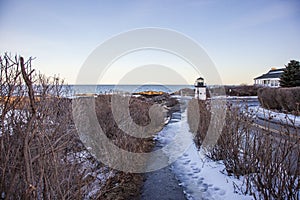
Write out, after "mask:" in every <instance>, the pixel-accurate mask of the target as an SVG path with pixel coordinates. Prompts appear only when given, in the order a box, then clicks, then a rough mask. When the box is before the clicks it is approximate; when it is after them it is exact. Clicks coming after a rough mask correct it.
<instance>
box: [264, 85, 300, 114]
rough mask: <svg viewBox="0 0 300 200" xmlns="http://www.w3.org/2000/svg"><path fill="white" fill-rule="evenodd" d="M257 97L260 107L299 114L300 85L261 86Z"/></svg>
mask: <svg viewBox="0 0 300 200" xmlns="http://www.w3.org/2000/svg"><path fill="white" fill-rule="evenodd" d="M258 99H259V101H260V103H261V105H262V107H264V108H267V109H275V110H280V111H283V112H291V113H293V114H297V115H299V104H300V87H294V88H261V89H259V90H258Z"/></svg>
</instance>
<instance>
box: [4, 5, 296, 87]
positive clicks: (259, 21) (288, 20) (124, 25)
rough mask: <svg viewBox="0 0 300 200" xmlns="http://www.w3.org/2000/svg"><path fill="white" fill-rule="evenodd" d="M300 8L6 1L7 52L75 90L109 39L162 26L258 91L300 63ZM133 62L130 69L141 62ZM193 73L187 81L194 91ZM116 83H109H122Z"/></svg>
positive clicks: (228, 76) (225, 75)
mask: <svg viewBox="0 0 300 200" xmlns="http://www.w3.org/2000/svg"><path fill="white" fill-rule="evenodd" d="M298 2H299V1H296V0H295V1H288V0H287V1H283V0H282V1H279V0H273V1H255V0H254V1H240V0H235V1H234V0H232V1H223V0H190V1H189V0H165V1H164V0H161V1H159V0H157V1H156V0H153V1H143V0H136V1H125V0H124V1H108V0H107V1H101V0H99V1H92V0H90V1H73V0H72V1H33V0H32V1H30V0H29V1H16V0H7V1H5V0H0V53H1V54H2V53H3V52H11V53H13V54H15V53H18V54H21V55H24V56H25V57H28V56H33V57H37V59H36V60H35V62H34V63H35V68H37V69H38V70H40V71H41V72H42V73H45V74H47V75H53V74H59V75H60V76H61V77H63V78H65V79H66V81H67V82H68V83H74V82H75V80H76V77H77V74H78V71H79V69H80V67H81V66H82V64H83V63H84V61H85V59H86V58H87V57H88V55H89V54H90V53H91V52H92V51H93V50H94V49H95V48H96V47H97V46H98V45H99V44H101V43H102V42H104V41H105V40H107V39H109V38H111V37H112V36H114V35H116V34H119V33H120V32H124V31H128V30H130V29H135V28H143V27H161V28H168V29H173V30H175V31H179V32H180V33H183V34H185V35H187V36H189V37H191V38H193V39H194V40H195V41H196V42H198V43H199V44H200V45H201V46H202V47H203V48H204V49H205V50H206V52H207V54H208V55H209V56H210V57H211V59H212V60H213V62H214V63H215V64H216V67H217V70H218V71H219V74H220V76H221V78H222V80H223V83H224V84H241V83H248V84H252V83H253V78H254V77H256V76H258V75H260V74H262V73H265V72H266V71H268V70H269V69H270V68H271V67H273V66H276V67H283V66H284V65H285V64H287V63H288V62H289V60H291V59H296V60H300V37H299V35H300V3H298ZM164 56H165V55H164V54H161V55H160V57H161V59H162V60H164V59H166V58H167V57H168V56H166V58H163V57H164ZM129 58H131V60H129V61H128V58H127V60H126V62H124V63H121V65H124V68H126V67H127V66H126V64H128V67H129V65H130V62H133V63H134V62H135V59H137V57H134V56H132V57H129ZM174 61H176V59H174ZM128 62H129V63H128ZM138 62H140V60H139V61H138ZM155 62H160V60H159V59H158V60H155ZM171 63H172V62H171ZM141 64H142V63H141ZM146 64H147V63H146ZM129 68H130V67H129ZM182 68H184V67H182ZM185 68H186V66H185ZM112 73H113V72H112ZM185 73H187V74H188V73H189V72H188V71H186V69H185ZM193 73H194V72H193V71H192V70H190V74H189V75H188V76H187V80H188V82H190V83H191V84H193V81H194V78H196V76H197V75H194V74H193ZM113 76H114V75H111V77H112V78H111V80H110V78H109V77H110V75H108V79H107V82H109V83H114V81H116V80H115V79H114V77H113ZM210 84H213V83H210Z"/></svg>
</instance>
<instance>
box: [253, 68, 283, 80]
mask: <svg viewBox="0 0 300 200" xmlns="http://www.w3.org/2000/svg"><path fill="white" fill-rule="evenodd" d="M284 69H285V68H280V69H271V70H270V71H269V72H268V73H266V74H263V75H261V76H258V77H256V78H254V80H256V79H267V78H280V76H281V74H282V73H283V70H284Z"/></svg>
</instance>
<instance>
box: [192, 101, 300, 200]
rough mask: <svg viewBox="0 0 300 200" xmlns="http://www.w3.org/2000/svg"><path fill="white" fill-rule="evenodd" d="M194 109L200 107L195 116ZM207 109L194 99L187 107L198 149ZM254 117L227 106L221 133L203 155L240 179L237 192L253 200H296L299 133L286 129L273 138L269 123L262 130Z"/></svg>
mask: <svg viewBox="0 0 300 200" xmlns="http://www.w3.org/2000/svg"><path fill="white" fill-rule="evenodd" d="M195 106H199V110H200V113H196V110H197V109H195ZM220 109H222V108H220ZM210 110H211V104H210V103H209V101H198V100H195V99H194V100H192V101H191V102H190V104H189V107H188V123H189V125H190V129H191V131H192V132H194V133H196V136H195V142H196V144H197V146H198V147H199V148H201V147H202V146H201V145H202V143H203V141H204V138H205V137H206V133H207V130H208V127H209V123H210V117H211V112H210ZM246 110H247V109H246ZM197 115H199V118H200V121H199V123H198V124H197V120H195V119H197ZM254 115H255V113H254V112H253V111H246V112H241V108H240V107H239V106H238V107H236V106H232V105H230V104H228V105H227V114H226V119H225V122H226V123H225V124H224V127H223V129H222V133H221V135H220V137H219V139H218V141H217V143H216V145H215V146H214V147H213V148H208V149H206V155H207V156H208V157H210V158H211V159H213V160H222V161H223V163H224V165H225V172H226V173H227V174H228V175H234V176H235V177H237V178H240V177H241V176H243V177H244V179H243V180H244V186H242V187H241V188H239V190H241V191H242V192H243V193H246V194H251V195H253V196H254V198H255V199H299V198H300V193H299V189H300V180H299V175H300V144H299V137H295V136H297V135H298V134H299V133H298V132H297V131H298V130H297V129H293V128H291V127H289V126H286V127H284V128H282V129H281V130H279V133H278V134H277V135H274V133H272V131H271V130H270V129H269V126H268V124H265V128H264V129H261V128H258V127H256V126H255V123H254V121H253V116H254Z"/></svg>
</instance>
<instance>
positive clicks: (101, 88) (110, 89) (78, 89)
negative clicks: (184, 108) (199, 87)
mask: <svg viewBox="0 0 300 200" xmlns="http://www.w3.org/2000/svg"><path fill="white" fill-rule="evenodd" d="M193 87H194V86H193V85H70V90H71V93H73V94H85V93H93V94H108V93H116V92H129V93H134V92H141V91H149V90H150V91H162V92H167V93H172V92H176V91H178V90H180V89H183V88H191V89H193Z"/></svg>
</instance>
